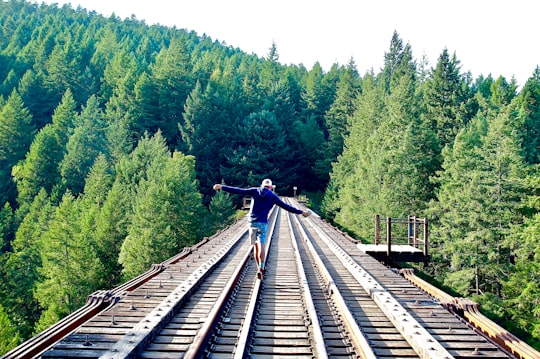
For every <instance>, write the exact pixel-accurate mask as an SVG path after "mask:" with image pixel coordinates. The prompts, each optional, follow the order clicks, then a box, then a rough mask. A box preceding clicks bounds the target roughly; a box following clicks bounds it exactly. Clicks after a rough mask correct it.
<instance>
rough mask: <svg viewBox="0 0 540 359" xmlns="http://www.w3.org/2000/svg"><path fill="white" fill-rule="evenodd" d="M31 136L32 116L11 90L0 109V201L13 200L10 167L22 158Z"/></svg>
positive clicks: (16, 94) (32, 134)
mask: <svg viewBox="0 0 540 359" xmlns="http://www.w3.org/2000/svg"><path fill="white" fill-rule="evenodd" d="M33 136H34V127H33V126H32V116H31V115H30V112H29V111H28V110H27V109H26V108H25V107H24V104H23V102H22V99H21V97H20V96H19V94H18V93H17V91H13V93H12V94H11V96H9V98H8V100H7V102H6V104H5V105H4V106H3V107H2V109H1V111H0V203H5V202H6V201H7V200H9V201H10V203H12V204H14V202H15V188H14V187H15V186H14V183H13V181H12V177H11V168H12V167H13V166H14V165H15V164H16V163H17V162H19V161H20V160H22V159H23V158H24V155H25V154H26V152H27V151H28V149H29V147H30V143H31V142H32V138H33Z"/></svg>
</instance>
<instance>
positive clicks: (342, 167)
mask: <svg viewBox="0 0 540 359" xmlns="http://www.w3.org/2000/svg"><path fill="white" fill-rule="evenodd" d="M362 85H363V86H362V93H361V94H360V96H359V97H358V98H357V99H356V101H355V105H354V107H355V109H356V110H355V112H354V114H353V116H352V117H351V118H350V119H349V122H348V124H347V132H348V135H347V136H345V137H344V139H343V152H342V153H341V154H340V156H339V157H338V158H337V160H336V162H335V163H334V164H333V165H332V172H331V173H330V182H329V184H328V187H327V189H326V192H325V195H324V198H323V202H322V206H321V209H322V211H323V213H325V215H326V216H327V217H328V218H331V219H335V217H336V215H337V214H338V212H339V211H342V209H343V207H344V204H345V203H347V202H348V200H356V199H355V198H350V196H351V195H352V194H351V193H347V192H346V191H344V190H343V189H344V187H345V185H346V183H347V182H349V181H351V182H352V181H354V180H353V178H352V174H353V172H354V170H355V168H356V165H357V163H358V162H359V160H360V158H361V157H362V156H363V155H364V154H365V155H367V154H368V152H367V148H366V146H367V141H368V139H369V138H370V136H371V135H372V133H373V132H374V131H375V129H376V128H377V127H378V126H379V125H380V120H381V114H382V112H383V109H384V103H383V98H384V96H383V94H382V93H381V87H380V86H378V85H377V82H376V79H375V77H374V76H373V74H368V75H366V77H365V78H364V79H363V81H362Z"/></svg>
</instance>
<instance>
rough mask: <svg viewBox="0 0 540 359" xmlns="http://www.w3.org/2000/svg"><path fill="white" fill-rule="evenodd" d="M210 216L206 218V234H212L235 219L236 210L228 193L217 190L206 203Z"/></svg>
mask: <svg viewBox="0 0 540 359" xmlns="http://www.w3.org/2000/svg"><path fill="white" fill-rule="evenodd" d="M208 209H209V211H210V216H209V218H208V225H207V229H208V234H210V235H211V234H214V233H216V232H217V231H218V230H220V229H223V228H225V227H226V226H227V225H229V224H232V223H233V222H234V221H235V219H236V218H235V216H236V210H235V208H234V204H233V202H232V200H231V197H230V195H229V194H228V193H227V192H224V191H218V192H217V193H216V195H215V196H214V197H212V200H211V201H210V204H209V205H208Z"/></svg>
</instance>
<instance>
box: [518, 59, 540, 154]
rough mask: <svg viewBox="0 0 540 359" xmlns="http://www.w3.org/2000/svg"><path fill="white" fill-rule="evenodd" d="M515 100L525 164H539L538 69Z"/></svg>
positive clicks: (539, 80) (539, 98) (539, 76)
mask: <svg viewBox="0 0 540 359" xmlns="http://www.w3.org/2000/svg"><path fill="white" fill-rule="evenodd" d="M518 97H519V98H518V100H517V109H516V112H517V116H519V118H520V122H521V124H520V127H521V131H520V132H521V133H522V142H521V143H522V146H523V150H524V151H525V159H526V161H527V163H530V164H536V163H539V162H540V67H536V69H535V70H534V72H533V75H532V76H531V77H530V78H529V79H528V80H527V82H526V83H525V86H523V89H522V90H521V92H520V94H519V96H518Z"/></svg>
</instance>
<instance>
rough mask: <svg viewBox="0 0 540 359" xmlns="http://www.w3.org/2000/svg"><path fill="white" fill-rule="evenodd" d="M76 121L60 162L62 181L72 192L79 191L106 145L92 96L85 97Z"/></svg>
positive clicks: (104, 150)
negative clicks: (85, 101)
mask: <svg viewBox="0 0 540 359" xmlns="http://www.w3.org/2000/svg"><path fill="white" fill-rule="evenodd" d="M77 122H78V123H76V127H75V129H74V132H73V135H71V136H70V138H69V141H68V143H67V146H66V147H67V152H66V154H65V156H64V158H63V160H62V162H61V164H60V172H61V174H62V178H63V181H64V183H65V185H66V187H67V188H68V189H69V190H70V191H71V192H72V193H73V194H75V195H78V194H79V193H81V192H82V190H83V188H84V182H85V180H86V176H87V175H88V173H89V172H90V168H91V166H92V164H93V163H94V161H95V159H96V158H97V157H98V156H99V154H100V153H105V152H106V149H107V143H106V137H105V129H106V124H105V119H104V116H103V113H102V112H101V109H100V108H99V103H98V101H97V98H96V97H95V96H92V97H90V99H88V103H87V105H86V107H84V108H83V110H82V112H81V115H80V118H79V119H78V121H77Z"/></svg>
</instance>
